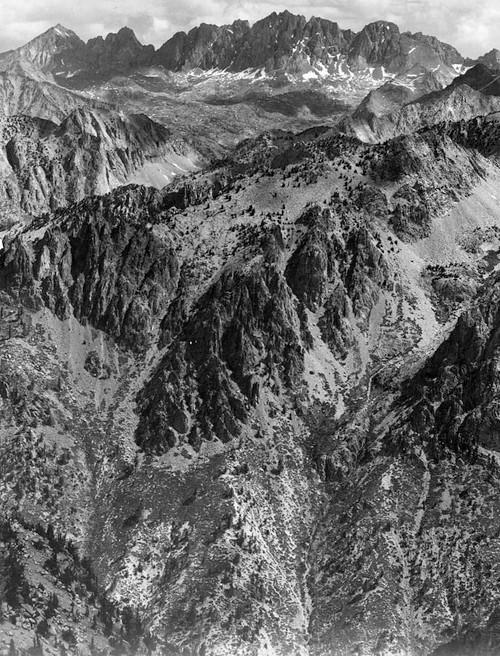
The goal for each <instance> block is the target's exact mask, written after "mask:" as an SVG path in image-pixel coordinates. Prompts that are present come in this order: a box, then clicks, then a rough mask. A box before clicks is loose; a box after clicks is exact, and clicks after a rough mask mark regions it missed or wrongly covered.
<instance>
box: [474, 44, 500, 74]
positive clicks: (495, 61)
mask: <svg viewBox="0 0 500 656" xmlns="http://www.w3.org/2000/svg"><path fill="white" fill-rule="evenodd" d="M477 61H478V63H480V64H484V65H485V66H487V67H488V68H494V69H497V70H498V69H500V50H497V49H496V48H493V50H490V51H489V52H487V53H486V54H485V55H483V56H482V57H479V59H478V60H477Z"/></svg>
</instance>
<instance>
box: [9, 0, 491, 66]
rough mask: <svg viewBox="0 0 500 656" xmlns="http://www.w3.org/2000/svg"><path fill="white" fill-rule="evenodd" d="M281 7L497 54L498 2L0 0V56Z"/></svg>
mask: <svg viewBox="0 0 500 656" xmlns="http://www.w3.org/2000/svg"><path fill="white" fill-rule="evenodd" d="M283 9H288V10H289V11H291V12H293V13H300V14H303V15H304V16H306V17H310V16H311V15H315V16H321V17H322V18H328V19H330V20H335V21H337V22H338V23H339V25H340V26H341V27H343V28H348V27H350V28H352V29H360V28H361V27H362V26H363V25H365V24H366V23H368V22H371V21H373V20H377V19H384V20H391V21H394V22H395V23H397V24H398V25H399V27H400V28H401V29H402V30H411V31H412V32H417V31H421V32H424V33H426V34H433V35H435V36H437V37H438V38H439V39H441V40H442V41H447V42H448V43H451V44H453V45H454V46H455V47H456V48H458V50H459V51H460V52H461V53H462V54H463V55H465V56H471V57H474V56H478V55H480V54H484V53H485V52H486V51H488V50H491V48H493V47H498V48H499V49H500V29H499V26H500V4H498V0H474V1H472V0H441V1H439V0H331V1H330V2H327V1H326V0H309V1H306V2H304V1H303V0H288V2H276V1H274V0H253V1H250V0H84V1H83V2H82V0H64V1H63V2H62V1H61V0H43V1H41V0H1V10H2V11H1V17H2V20H1V25H0V52H1V51H5V50H8V49H10V48H15V47H17V46H19V45H22V44H23V43H26V42H27V41H29V40H30V39H31V38H33V37H34V36H36V35H38V34H40V33H41V32H43V31H45V30H46V29H48V28H49V27H51V26H53V25H55V24H57V23H62V24H63V25H64V26H65V27H68V28H70V29H72V30H74V31H75V32H76V33H77V34H78V35H79V36H80V37H81V38H82V39H85V40H86V39H89V38H90V37H93V36H97V35H98V34H102V35H105V34H107V33H108V32H116V31H117V30H118V29H119V28H120V27H123V26H124V25H128V26H129V27H131V28H132V29H133V30H134V31H135V32H136V34H137V36H138V38H139V40H140V41H142V42H143V43H153V44H155V45H156V46H158V45H161V44H162V43H163V42H164V41H166V40H167V39H168V38H169V37H170V36H172V34H174V33H175V32H177V31H179V30H186V31H187V30H189V29H190V28H191V27H194V26H195V25H197V24H199V23H200V22H205V23H215V24H218V25H220V24H224V23H229V22H232V21H233V20H234V19H236V18H246V19H248V20H249V21H250V22H254V21H255V20H258V19H259V18H263V17H264V16H267V15H268V14H270V13H271V12H272V11H282V10H283Z"/></svg>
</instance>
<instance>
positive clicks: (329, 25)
mask: <svg viewBox="0 0 500 656" xmlns="http://www.w3.org/2000/svg"><path fill="white" fill-rule="evenodd" d="M486 60H487V61H488V62H490V61H491V62H492V63H494V62H495V61H498V60H495V58H494V57H489V58H487V56H485V61H486ZM463 64H464V58H463V57H462V55H460V53H459V52H458V51H457V50H456V49H455V48H453V47H452V46H450V45H448V44H446V43H443V42H441V41H439V40H438V39H436V38H435V37H431V36H426V35H423V34H422V33H420V32H419V33H416V34H411V33H410V32H404V33H401V32H400V31H399V28H398V27H397V25H395V24H394V23H389V22H386V21H377V22H375V23H371V24H369V25H367V26H366V27H364V28H363V29H362V30H361V31H360V32H358V33H355V32H353V31H352V30H343V29H341V28H340V27H339V26H338V24H337V23H334V22H331V21H328V20H324V19H320V18H311V19H310V20H308V21H306V19H305V18H304V17H303V16H296V15H293V14H291V13H290V12H288V11H284V12H283V13H280V14H276V13H273V14H271V15H270V16H268V17H267V18H264V19H262V20H260V21H257V22H256V23H255V24H254V25H252V26H250V25H249V23H248V22H247V21H241V20H238V21H235V22H234V23H233V24H232V25H223V26H221V27H218V26H216V25H207V24H202V25H200V26H199V27H196V28H194V29H192V30H191V31H190V32H189V33H187V34H186V33H185V32H178V33H177V34H175V35H174V36H173V37H172V38H171V39H169V40H168V41H167V42H166V43H164V44H163V45H162V46H161V47H160V48H159V49H158V50H155V48H154V47H153V46H150V45H149V46H144V45H142V44H141V43H140V42H139V41H138V39H137V37H136V36H135V34H134V32H133V31H132V30H131V29H129V28H127V27H124V28H122V29H121V30H120V31H119V32H118V33H117V34H108V36H107V37H106V38H104V39H103V38H102V37H100V36H99V37H97V38H94V39H90V40H89V41H88V42H87V43H84V42H83V41H82V40H81V39H80V38H79V37H78V36H77V35H76V34H75V33H74V32H72V31H71V30H68V29H66V28H65V27H63V26H62V25H56V26H55V27H53V28H51V29H49V30H48V31H47V32H45V33H44V34H42V35H40V36H38V37H36V38H35V39H33V40H32V41H30V42H29V43H28V44H26V45H25V46H22V47H20V48H18V49H17V50H12V51H9V52H7V53H4V54H2V55H0V70H9V71H11V72H12V71H15V72H20V73H23V74H29V75H38V76H39V75H44V76H51V77H52V79H53V80H56V81H58V83H60V84H63V85H65V86H68V87H74V88H78V87H79V86H81V85H82V84H85V83H88V81H89V80H91V79H93V80H95V79H102V78H105V77H109V76H113V75H116V74H118V73H121V74H123V73H130V72H131V71H132V70H136V69H138V68H140V67H144V66H163V67H164V68H166V69H167V70H170V71H176V72H181V71H184V72H185V71H191V70H194V69H197V68H199V69H202V70H205V71H206V70H210V69H223V70H227V71H231V72H241V71H245V70H247V69H257V68H261V69H263V70H264V71H266V72H267V73H276V72H278V71H286V72H289V73H296V74H297V73H299V74H300V73H302V74H304V73H306V74H307V73H310V74H316V75H317V76H319V77H322V76H323V77H325V76H327V75H329V74H341V73H344V74H347V73H349V72H353V71H354V72H356V71H361V70H365V69H367V68H371V69H374V70H373V71H372V72H373V74H374V75H375V76H379V77H380V79H382V78H383V77H384V75H401V74H402V73H409V72H410V71H415V72H420V71H421V69H425V70H429V71H431V70H432V71H433V72H436V73H437V71H438V70H439V71H441V73H442V74H445V75H446V74H447V73H448V74H449V72H450V71H455V72H456V71H458V70H460V68H461V67H462V65H463Z"/></svg>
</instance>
